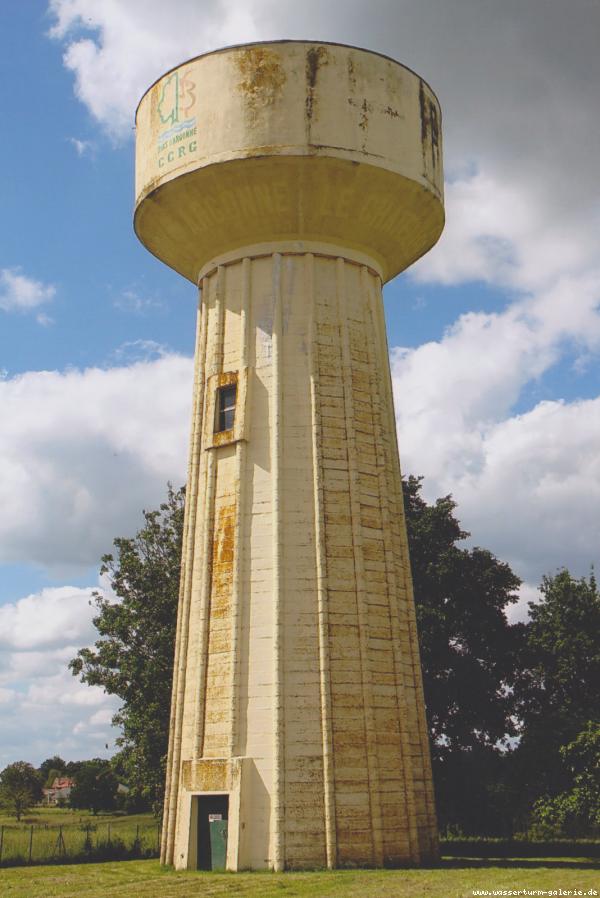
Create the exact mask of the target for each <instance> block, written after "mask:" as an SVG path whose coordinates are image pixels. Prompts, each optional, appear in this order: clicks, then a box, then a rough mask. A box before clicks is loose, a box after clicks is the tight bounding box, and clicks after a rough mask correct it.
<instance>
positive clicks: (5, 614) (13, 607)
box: [0, 586, 94, 650]
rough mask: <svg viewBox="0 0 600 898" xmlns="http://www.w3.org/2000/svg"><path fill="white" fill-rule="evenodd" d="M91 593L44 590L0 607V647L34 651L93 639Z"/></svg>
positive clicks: (62, 588) (53, 589)
mask: <svg viewBox="0 0 600 898" xmlns="http://www.w3.org/2000/svg"><path fill="white" fill-rule="evenodd" d="M90 598H91V590H89V589H79V588H76V587H70V586H60V587H48V588H46V589H43V590H42V591H41V592H40V593H36V594H34V595H29V596H26V597H25V598H22V599H19V600H18V601H17V602H15V603H14V604H11V603H9V604H7V605H3V606H1V607H0V644H1V645H4V646H5V647H6V646H9V647H12V648H14V649H19V650H22V649H34V648H35V649H37V648H40V647H44V648H49V647H53V646H62V645H65V643H68V644H69V645H71V644H73V643H80V642H81V643H82V644H83V643H86V642H88V641H89V640H90V639H91V638H92V637H93V635H94V629H93V627H92V624H91V619H92V612H91V609H90V606H89V603H90Z"/></svg>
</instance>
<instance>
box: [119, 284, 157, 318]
mask: <svg viewBox="0 0 600 898" xmlns="http://www.w3.org/2000/svg"><path fill="white" fill-rule="evenodd" d="M113 305H114V307H115V308H116V309H120V310H121V311H122V312H133V313H134V314H136V315H145V314H147V313H148V312H150V311H151V310H152V309H161V308H162V307H163V303H162V302H161V301H160V300H159V299H156V298H155V297H153V296H141V295H140V294H139V293H138V291H137V290H135V289H133V288H129V289H127V290H123V292H122V293H121V294H120V295H119V296H117V297H116V299H115V300H114V301H113Z"/></svg>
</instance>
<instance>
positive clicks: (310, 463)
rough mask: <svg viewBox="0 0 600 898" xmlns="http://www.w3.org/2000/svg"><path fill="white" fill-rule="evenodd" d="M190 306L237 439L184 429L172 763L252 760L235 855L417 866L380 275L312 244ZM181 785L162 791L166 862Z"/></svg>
mask: <svg viewBox="0 0 600 898" xmlns="http://www.w3.org/2000/svg"><path fill="white" fill-rule="evenodd" d="M201 317H202V319H203V320H204V321H205V322H206V332H205V333H203V334H202V337H201V341H200V342H201V346H205V349H204V350H203V351H204V354H205V358H206V359H207V360H208V361H209V364H208V365H206V366H205V365H204V364H203V359H201V360H200V368H201V369H202V368H205V370H206V371H208V372H209V373H208V375H207V376H206V381H205V382H208V383H210V381H211V378H212V379H213V380H214V376H215V375H220V374H222V373H223V372H226V373H229V374H230V375H231V374H235V373H237V374H238V377H239V376H241V375H242V372H243V371H246V370H247V371H248V372H249V373H248V375H247V377H248V389H247V399H246V406H245V409H244V410H243V418H244V434H245V437H244V439H243V440H235V439H234V437H233V435H232V441H231V442H229V443H226V444H225V445H220V446H219V445H218V446H212V447H209V448H206V438H208V442H209V443H210V434H207V433H206V427H205V426H203V425H202V424H201V423H200V422H198V424H197V425H196V427H195V428H194V430H195V432H196V433H200V434H201V433H202V432H203V431H204V434H205V444H204V445H202V444H201V445H200V447H199V449H200V462H199V466H198V480H199V484H200V486H199V488H198V489H197V492H195V493H191V494H190V503H191V502H194V503H195V508H194V509H193V510H192V508H190V507H188V514H189V515H191V514H193V515H194V517H195V521H196V522H197V523H196V551H195V556H194V562H193V565H194V569H193V572H192V584H196V586H194V585H192V588H191V597H190V600H191V612H190V618H189V623H188V640H189V641H188V645H187V659H188V673H187V674H186V690H185V699H184V703H183V708H182V710H181V720H182V723H183V729H184V732H185V737H184V739H183V742H182V750H181V759H182V760H188V759H190V760H192V759H196V760H199V759H201V758H204V759H208V758H215V759H219V758H220V759H224V761H227V760H228V759H232V758H246V759H251V761H252V770H251V772H250V767H249V766H247V768H246V770H247V771H248V773H247V775H248V777H249V778H250V782H249V783H248V785H247V788H246V784H245V783H244V784H243V785H242V786H241V788H242V789H245V791H243V792H242V797H241V806H240V816H239V821H240V826H241V827H242V828H241V829H240V831H239V832H237V833H236V832H233V831H231V830H232V827H231V824H230V844H231V845H232V846H233V845H234V844H238V843H239V855H238V864H239V865H240V866H242V867H244V866H251V867H264V866H276V865H279V866H285V867H303V866H317V865H319V866H321V865H326V864H327V863H329V864H330V865H344V864H383V863H388V864H389V863H399V862H403V861H404V862H406V861H413V862H418V861H419V860H421V859H428V858H431V857H432V856H434V855H435V851H436V835H435V814H434V809H433V801H432V792H431V778H430V770H429V760H428V748H427V734H426V728H425V722H424V717H423V713H424V712H423V704H422V694H421V685H420V668H419V660H418V648H417V641H416V632H415V622H414V608H413V601H412V594H411V590H410V574H409V568H408V559H407V553H406V542H405V532H404V522H403V511H402V501H401V493H400V474H399V467H398V461H397V450H396V445H395V439H394V421H393V409H392V404H391V401H392V400H391V393H390V385H389V366H388V361H387V353H386V351H385V333H384V328H383V313H382V300H381V280H380V277H379V275H378V274H377V273H376V272H375V271H374V270H373V269H371V268H369V267H368V266H366V265H363V264H360V263H358V262H355V261H352V260H346V259H343V258H342V257H333V256H324V255H320V254H318V253H304V254H301V253H289V252H284V253H282V254H274V255H264V256H259V257H256V258H252V257H246V258H242V259H241V260H239V261H237V262H231V263H229V264H227V265H224V266H219V267H217V268H216V269H213V270H212V271H210V272H208V273H207V275H206V276H205V277H204V279H203V281H202V313H201ZM216 382H219V378H217V381H216ZM197 389H198V390H199V392H201V393H204V411H203V412H202V411H201V409H200V408H199V405H198V403H196V413H197V414H201V415H202V417H203V419H205V420H209V421H212V418H211V416H210V414H209V413H208V412H207V411H206V409H207V407H208V405H209V399H208V390H207V389H205V385H204V384H203V383H201V382H200V383H199V384H198V387H197ZM239 411H241V409H240V410H239ZM207 546H209V547H210V550H209V551H208V554H207V553H206V551H205V549H206V547H207ZM203 547H204V548H203ZM207 559H209V561H210V563H209V564H208V565H207V563H206V561H207ZM223 769H225V768H223ZM210 786H211V782H210V780H209V779H207V778H206V777H205V778H204V780H202V779H199V780H197V781H196V784H195V790H196V791H213V789H211V788H210ZM212 786H213V787H214V781H213V782H212ZM222 788H223V789H225V786H224V785H223V786H222ZM189 789H190V782H189V781H188V782H187V783H186V782H185V780H182V781H181V782H180V784H179V788H178V789H177V790H176V792H175V793H174V794H173V796H172V798H171V801H172V802H174V804H175V806H176V807H177V808H178V809H179V810H178V811H175V812H174V813H175V818H176V820H177V815H178V817H179V819H178V821H177V822H176V823H175V830H174V831H173V838H174V848H173V851H174V860H175V863H176V865H177V866H186V865H187V863H188V829H187V821H188V817H189V804H188V803H187V802H186V799H185V794H186V793H187V792H189ZM216 791H218V787H217V789H216ZM232 850H233V848H232Z"/></svg>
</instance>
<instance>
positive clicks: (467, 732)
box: [404, 477, 520, 755]
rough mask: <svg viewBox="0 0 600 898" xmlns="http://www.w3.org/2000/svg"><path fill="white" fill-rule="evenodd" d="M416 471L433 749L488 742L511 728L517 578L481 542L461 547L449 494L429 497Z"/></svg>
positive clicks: (408, 504) (410, 507) (413, 537)
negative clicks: (512, 608)
mask: <svg viewBox="0 0 600 898" xmlns="http://www.w3.org/2000/svg"><path fill="white" fill-rule="evenodd" d="M421 481H422V478H417V477H409V478H408V479H407V480H405V481H404V504H405V509H406V522H407V529H408V540H409V551H410V560H411V568H412V574H413V583H414V592H415V602H416V607H417V620H418V626H419V639H420V646H421V662H422V665H423V677H424V687H425V696H426V701H427V713H428V719H429V725H430V728H431V735H432V740H433V748H434V754H438V755H439V754H442V755H443V754H445V753H446V752H447V750H448V749H461V750H464V749H467V748H473V747H475V746H481V745H488V746H492V747H495V746H496V745H497V744H498V742H503V741H505V740H506V738H507V736H510V735H513V734H514V732H515V727H514V722H513V720H512V715H513V712H514V706H513V701H512V697H511V694H510V690H509V689H507V684H509V683H510V682H511V680H512V676H513V668H514V662H515V649H516V644H515V640H514V635H513V630H512V628H511V626H510V625H509V624H508V621H507V618H506V608H507V607H508V606H509V605H510V604H511V603H513V602H516V601H517V599H518V595H517V589H518V587H519V585H520V580H519V578H518V577H517V576H515V574H514V573H513V572H512V571H511V569H510V567H509V566H508V565H507V564H504V563H503V562H501V561H498V559H497V558H496V557H495V556H494V555H492V553H491V552H488V551H487V550H486V549H480V548H478V547H475V548H473V549H465V548H461V547H459V546H458V545H457V543H459V542H461V541H462V540H464V539H466V538H467V537H468V536H469V534H468V533H466V532H465V531H464V530H462V529H461V527H460V523H459V521H458V520H457V519H456V517H455V516H454V510H455V508H456V503H455V502H454V501H453V499H452V497H451V496H445V497H444V498H441V499H438V500H437V501H436V502H435V503H434V504H432V505H430V504H428V503H427V502H426V501H425V500H424V499H423V498H422V496H421Z"/></svg>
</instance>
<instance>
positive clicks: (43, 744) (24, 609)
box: [0, 586, 119, 767]
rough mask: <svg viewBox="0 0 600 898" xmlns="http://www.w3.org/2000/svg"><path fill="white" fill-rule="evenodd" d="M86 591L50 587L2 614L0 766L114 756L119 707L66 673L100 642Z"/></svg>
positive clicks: (1, 610) (111, 698)
mask: <svg viewBox="0 0 600 898" xmlns="http://www.w3.org/2000/svg"><path fill="white" fill-rule="evenodd" d="M98 589H99V590H100V591H101V590H102V587H101V586H100V587H98ZM91 592H92V587H90V588H88V589H80V588H77V587H70V586H61V587H55V588H47V589H43V590H42V591H41V592H39V593H36V594H34V595H30V596H26V597H24V598H21V599H18V600H17V601H15V602H13V603H8V604H6V605H4V606H2V607H0V644H1V646H2V665H1V668H0V729H1V730H2V744H1V746H0V767H3V766H5V764H7V763H10V762H12V761H16V760H21V759H22V760H28V761H31V762H32V763H34V764H39V763H40V762H41V761H42V760H43V759H44V758H47V757H50V756H52V755H54V754H60V755H61V756H63V757H64V758H65V759H66V760H69V759H73V760H74V759H77V758H86V757H91V756H94V755H98V754H99V753H101V754H102V755H106V754H110V753H112V750H113V747H114V739H115V736H116V732H115V731H114V730H113V729H112V727H111V725H110V723H111V719H112V716H113V714H114V713H115V711H116V710H117V708H118V705H119V702H118V700H117V699H116V698H115V697H114V696H108V695H106V694H105V693H104V691H103V690H102V689H100V688H99V687H97V686H93V687H92V686H88V685H86V684H84V683H81V682H80V680H79V679H78V678H76V677H74V676H72V674H71V672H70V671H69V670H68V666H67V665H68V662H69V661H70V660H71V659H72V658H74V657H75V655H76V654H77V652H78V650H79V649H80V648H82V647H84V646H87V645H91V644H92V643H93V642H94V640H95V639H96V638H97V635H98V634H97V632H96V630H95V628H94V627H93V625H92V617H93V616H94V614H95V608H94V607H93V606H91V605H90V604H89V598H90V596H91ZM107 743H108V744H109V746H110V749H109V750H108V751H107V750H106V749H104V748H103V747H104V746H105V744H107ZM101 747H102V748H101Z"/></svg>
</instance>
